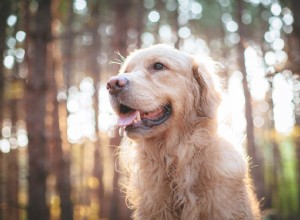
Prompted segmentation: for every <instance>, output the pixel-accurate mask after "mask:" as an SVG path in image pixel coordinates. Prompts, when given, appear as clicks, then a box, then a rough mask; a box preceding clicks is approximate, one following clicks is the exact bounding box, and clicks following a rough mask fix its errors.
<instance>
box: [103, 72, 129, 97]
mask: <svg viewBox="0 0 300 220" xmlns="http://www.w3.org/2000/svg"><path fill="white" fill-rule="evenodd" d="M127 83H128V79H127V78H126V77H124V76H113V77H111V78H110V79H109V80H108V82H107V85H106V88H107V90H108V91H109V93H110V94H111V95H117V94H118V93H120V92H121V91H122V90H123V89H124V88H125V86H126V85H127Z"/></svg>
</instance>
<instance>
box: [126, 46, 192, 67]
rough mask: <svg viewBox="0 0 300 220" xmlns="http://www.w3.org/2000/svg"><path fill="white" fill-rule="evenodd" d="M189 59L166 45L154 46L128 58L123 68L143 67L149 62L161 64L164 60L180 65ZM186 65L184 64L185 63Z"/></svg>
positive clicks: (184, 54)
mask: <svg viewBox="0 0 300 220" xmlns="http://www.w3.org/2000/svg"><path fill="white" fill-rule="evenodd" d="M188 59H190V56H188V54H186V53H184V52H182V51H179V50H177V49H175V48H173V47H171V46H168V45H156V46H152V47H150V48H146V49H140V50H137V51H135V52H133V53H132V54H130V55H129V56H128V58H127V59H126V61H125V63H124V66H123V67H124V68H126V69H132V68H133V67H135V66H138V65H143V64H147V63H151V62H159V61H160V62H162V61H164V60H172V61H177V62H178V63H181V62H182V61H186V60H188ZM185 63H186V62H185Z"/></svg>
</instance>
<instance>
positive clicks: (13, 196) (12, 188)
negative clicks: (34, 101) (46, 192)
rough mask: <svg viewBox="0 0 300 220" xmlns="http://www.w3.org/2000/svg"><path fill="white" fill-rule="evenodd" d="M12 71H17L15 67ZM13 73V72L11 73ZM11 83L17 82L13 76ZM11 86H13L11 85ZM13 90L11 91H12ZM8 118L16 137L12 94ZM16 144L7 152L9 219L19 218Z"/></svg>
mask: <svg viewBox="0 0 300 220" xmlns="http://www.w3.org/2000/svg"><path fill="white" fill-rule="evenodd" d="M16 66H17V64H16V65H15V68H14V70H13V71H16V72H17V71H18V68H16ZM13 75H14V74H13ZM12 78H13V79H12V81H11V83H12V84H14V83H16V82H17V79H16V78H15V77H14V76H13V77H12ZM12 87H13V86H12ZM12 92H13V91H12ZM9 109H10V118H11V125H12V126H11V137H17V127H16V125H17V120H18V109H19V108H18V100H17V97H15V96H12V97H11V100H9ZM17 147H18V146H17V145H15V146H11V151H10V153H9V154H8V168H7V169H8V170H9V172H8V181H7V186H8V187H7V195H8V206H9V208H8V215H9V219H13V220H18V219H19V199H18V198H19V194H18V193H19V165H18V162H19V159H18V149H17Z"/></svg>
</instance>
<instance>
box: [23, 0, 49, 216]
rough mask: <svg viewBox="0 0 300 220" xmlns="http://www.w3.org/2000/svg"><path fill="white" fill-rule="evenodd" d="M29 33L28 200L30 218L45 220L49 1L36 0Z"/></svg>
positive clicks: (27, 103)
mask: <svg viewBox="0 0 300 220" xmlns="http://www.w3.org/2000/svg"><path fill="white" fill-rule="evenodd" d="M37 3H38V10H37V12H36V14H35V15H34V17H33V29H32V31H31V32H30V38H31V39H30V40H31V41H30V46H31V51H32V54H31V56H30V57H29V62H30V66H31V67H32V69H31V71H30V72H29V75H28V80H27V84H26V94H25V95H26V97H25V99H26V100H25V101H26V125H27V132H28V154H29V180H28V185H29V192H28V195H29V201H28V218H29V219H30V220H40V219H44V220H48V219H49V208H48V206H47V202H46V191H47V188H46V179H47V175H48V158H47V141H46V134H45V113H46V112H45V106H46V93H47V79H46V75H47V68H46V67H47V61H48V59H47V58H48V50H47V46H48V43H49V42H50V40H51V11H50V8H51V1H50V0H39V1H37Z"/></svg>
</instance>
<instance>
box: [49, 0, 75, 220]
mask: <svg viewBox="0 0 300 220" xmlns="http://www.w3.org/2000/svg"><path fill="white" fill-rule="evenodd" d="M53 4H54V6H55V7H53V13H52V14H53V16H54V17H56V16H57V12H56V11H57V7H58V2H57V1H55V2H54V3H53ZM69 7H70V8H71V9H72V10H73V7H72V4H70V6H69ZM72 13H73V12H72ZM55 50H59V48H57V47H55V44H54V43H53V44H52V50H51V51H52V54H51V57H53V60H52V62H51V64H52V69H51V72H50V74H49V82H50V85H51V86H50V97H51V100H50V102H51V103H52V106H53V110H52V112H51V116H52V119H53V121H52V129H51V130H52V132H51V133H52V147H53V168H54V173H55V176H56V189H57V191H58V194H59V197H60V209H61V220H72V219H73V203H72V201H71V182H70V163H71V161H70V155H69V152H64V150H63V141H62V137H61V135H62V134H63V132H61V131H62V128H61V127H60V123H59V118H60V115H59V108H60V103H59V102H58V100H57V93H58V88H57V82H56V72H57V71H59V65H61V59H60V60H59V58H61V54H60V52H59V51H55ZM57 78H59V77H57ZM61 105H63V106H62V108H65V105H64V103H61Z"/></svg>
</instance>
